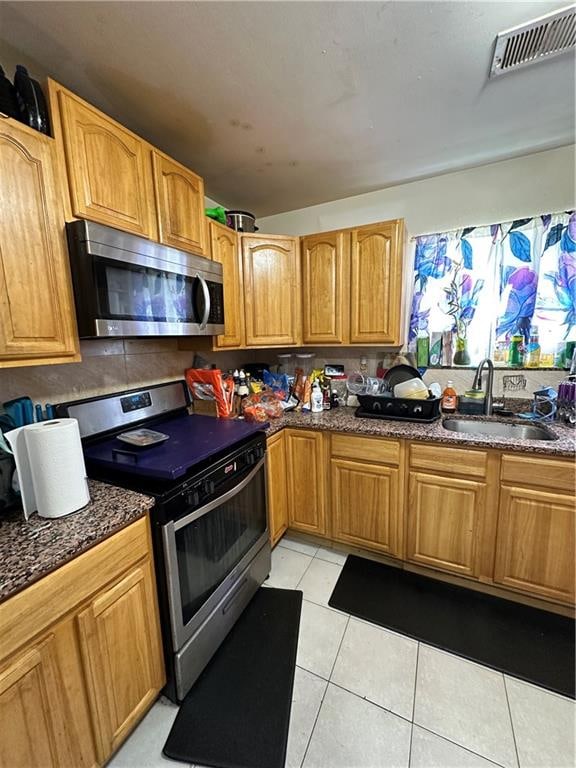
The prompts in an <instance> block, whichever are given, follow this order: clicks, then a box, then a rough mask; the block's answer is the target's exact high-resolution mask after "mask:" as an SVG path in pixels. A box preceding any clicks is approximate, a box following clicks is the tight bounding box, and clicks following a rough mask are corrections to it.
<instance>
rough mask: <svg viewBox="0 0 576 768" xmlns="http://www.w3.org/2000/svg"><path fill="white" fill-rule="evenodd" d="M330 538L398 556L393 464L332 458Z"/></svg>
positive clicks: (396, 474)
mask: <svg viewBox="0 0 576 768" xmlns="http://www.w3.org/2000/svg"><path fill="white" fill-rule="evenodd" d="M330 465H331V491H332V508H331V511H332V538H333V539H335V540H336V541H341V542H344V543H347V544H353V545H355V546H360V547H367V548H368V549H375V550H379V551H381V552H384V553H386V554H388V555H393V556H395V557H400V555H401V525H402V507H401V493H400V472H399V470H398V469H397V468H395V467H387V466H383V465H380V464H369V463H367V462H363V461H362V462H361V461H352V460H349V459H339V458H332V459H331V460H330Z"/></svg>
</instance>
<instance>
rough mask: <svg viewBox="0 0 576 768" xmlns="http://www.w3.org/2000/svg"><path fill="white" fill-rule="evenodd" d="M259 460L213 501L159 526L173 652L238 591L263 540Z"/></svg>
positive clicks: (263, 494) (262, 473) (264, 524)
mask: <svg viewBox="0 0 576 768" xmlns="http://www.w3.org/2000/svg"><path fill="white" fill-rule="evenodd" d="M264 462H265V459H264V458H262V459H261V460H260V461H259V462H258V463H257V464H256V465H255V466H254V467H252V468H251V469H250V470H249V471H248V472H247V474H245V476H244V477H242V478H238V482H237V484H236V485H234V487H233V488H231V489H230V490H228V491H226V492H225V493H223V494H222V495H221V496H219V497H218V498H216V499H213V500H211V501H210V502H209V503H208V504H206V505H204V506H203V507H200V508H199V509H196V510H194V511H193V512H191V513H190V514H189V515H185V516H184V517H182V518H179V519H178V520H176V521H170V522H169V523H167V524H165V525H164V526H162V546H163V549H164V563H165V569H166V581H167V587H168V604H169V612H170V624H171V632H172V642H173V648H174V650H175V651H176V650H178V649H179V648H182V646H183V645H184V643H185V642H186V641H187V640H188V639H189V638H190V637H191V636H192V635H193V634H194V633H195V632H196V631H197V629H198V628H199V627H200V626H201V625H202V624H203V623H204V621H205V620H206V619H207V618H208V616H209V615H210V614H211V613H212V611H213V610H214V608H216V606H217V605H218V604H219V603H220V602H221V601H222V600H223V599H224V598H226V596H227V595H229V594H230V593H231V592H234V591H236V590H239V589H240V587H241V584H239V583H238V582H239V581H240V580H241V575H242V573H243V571H245V569H246V568H247V566H248V565H249V564H250V561H251V560H252V559H253V558H254V557H255V556H256V555H257V554H258V552H259V551H260V549H261V548H262V547H263V546H264V545H265V544H266V543H267V541H268V526H267V520H266V481H265V467H264Z"/></svg>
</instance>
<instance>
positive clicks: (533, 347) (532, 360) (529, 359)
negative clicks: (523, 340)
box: [526, 325, 540, 368]
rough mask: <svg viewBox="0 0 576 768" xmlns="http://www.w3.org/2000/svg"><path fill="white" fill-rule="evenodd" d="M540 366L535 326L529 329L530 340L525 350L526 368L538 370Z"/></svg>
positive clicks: (538, 340)
mask: <svg viewBox="0 0 576 768" xmlns="http://www.w3.org/2000/svg"><path fill="white" fill-rule="evenodd" d="M539 365H540V337H539V335H538V328H537V326H535V325H533V326H532V327H531V328H530V339H529V341H528V348H527V349H526V368H538V366H539Z"/></svg>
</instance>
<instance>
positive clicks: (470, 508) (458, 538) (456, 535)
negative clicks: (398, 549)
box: [406, 471, 486, 577]
mask: <svg viewBox="0 0 576 768" xmlns="http://www.w3.org/2000/svg"><path fill="white" fill-rule="evenodd" d="M485 494H486V483H483V482H477V481H475V480H462V479H459V478H456V477H449V476H446V477H444V476H442V475H429V474H426V473H421V472H414V471H411V472H410V475H409V503H408V530H407V541H406V557H407V559H408V560H411V561H412V562H414V563H420V564H421V565H427V566H431V567H433V568H439V569H441V570H443V571H451V572H452V573H459V574H462V575H464V576H473V577H476V576H477V575H478V571H479V567H478V560H479V558H478V554H477V550H478V537H479V532H480V524H481V521H482V516H483V513H484V505H485Z"/></svg>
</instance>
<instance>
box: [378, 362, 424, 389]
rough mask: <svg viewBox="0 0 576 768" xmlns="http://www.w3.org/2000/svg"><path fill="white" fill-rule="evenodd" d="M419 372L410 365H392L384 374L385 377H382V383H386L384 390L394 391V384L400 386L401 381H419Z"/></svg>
mask: <svg viewBox="0 0 576 768" xmlns="http://www.w3.org/2000/svg"><path fill="white" fill-rule="evenodd" d="M421 378H422V377H421V376H420V372H419V371H418V369H417V368H414V367H413V366H411V365H404V364H401V365H394V366H393V367H392V368H389V369H388V371H387V372H386V375H385V376H384V379H383V380H384V381H385V382H386V388H387V389H389V390H391V391H394V387H395V386H396V384H400V383H401V382H403V381H408V380H409V379H421Z"/></svg>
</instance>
